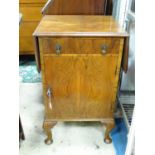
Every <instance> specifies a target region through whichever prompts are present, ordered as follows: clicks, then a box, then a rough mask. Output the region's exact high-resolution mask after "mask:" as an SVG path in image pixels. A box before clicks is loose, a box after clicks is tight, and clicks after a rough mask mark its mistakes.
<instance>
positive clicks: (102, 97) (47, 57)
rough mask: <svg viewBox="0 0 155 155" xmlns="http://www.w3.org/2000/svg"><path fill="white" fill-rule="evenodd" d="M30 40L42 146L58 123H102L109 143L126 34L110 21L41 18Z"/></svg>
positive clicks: (105, 18)
mask: <svg viewBox="0 0 155 155" xmlns="http://www.w3.org/2000/svg"><path fill="white" fill-rule="evenodd" d="M92 21H93V22H92ZM33 35H34V41H35V45H36V60H37V62H38V69H39V70H41V73H42V79H43V93H44V105H45V120H44V124H43V127H44V130H45V132H46V134H47V139H46V140H45V142H46V143H47V144H49V143H51V142H52V134H51V130H50V129H51V128H52V127H53V126H54V125H55V124H56V122H57V121H101V122H102V123H104V124H106V126H107V129H106V133H105V138H104V140H105V142H107V143H110V142H111V138H110V136H109V133H110V131H111V130H112V129H113V127H114V118H113V117H114V107H115V101H116V94H117V88H118V82H119V72H120V68H121V63H122V67H123V66H124V65H123V64H124V63H125V64H127V62H126V60H127V58H124V57H123V55H125V56H127V54H126V53H127V47H126V48H125V46H126V45H127V38H128V35H127V33H126V32H125V31H123V30H122V29H121V28H120V27H119V26H118V24H117V23H116V21H115V20H114V19H113V17H111V16H54V15H45V16H44V17H43V18H42V20H41V22H40V24H39V25H38V27H37V28H36V30H35V32H34V34H33ZM122 60H124V61H122ZM123 69H124V68H123Z"/></svg>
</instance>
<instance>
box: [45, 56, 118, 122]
mask: <svg viewBox="0 0 155 155" xmlns="http://www.w3.org/2000/svg"><path fill="white" fill-rule="evenodd" d="M43 61H44V63H43V64H44V69H43V71H42V72H43V74H44V76H43V77H44V83H43V84H44V94H45V107H46V108H45V109H46V116H47V118H49V119H77V118H78V119H80V118H81V119H82V118H85V119H87V118H88V119H90V118H106V117H107V118H109V117H112V109H111V107H112V104H113V103H112V96H113V93H114V81H115V69H116V66H117V61H118V57H117V56H105V57H103V56H101V55H100V54H96V55H92V54H89V55H87V56H85V55H83V54H80V55H76V54H70V55H63V56H60V57H58V56H56V55H51V56H48V55H44V56H43ZM49 90H50V93H49ZM47 92H48V93H47ZM47 94H50V95H47Z"/></svg>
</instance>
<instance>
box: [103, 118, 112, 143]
mask: <svg viewBox="0 0 155 155" xmlns="http://www.w3.org/2000/svg"><path fill="white" fill-rule="evenodd" d="M102 123H104V122H102ZM104 124H105V125H106V131H105V136H104V142H105V143H107V144H110V143H111V142H112V139H111V137H110V132H111V131H112V129H113V128H114V127H115V122H114V120H110V121H108V122H106V123H104Z"/></svg>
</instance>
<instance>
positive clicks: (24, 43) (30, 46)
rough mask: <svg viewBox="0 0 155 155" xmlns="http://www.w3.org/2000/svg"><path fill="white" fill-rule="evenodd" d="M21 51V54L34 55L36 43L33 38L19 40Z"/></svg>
mask: <svg viewBox="0 0 155 155" xmlns="http://www.w3.org/2000/svg"><path fill="white" fill-rule="evenodd" d="M19 51H20V54H21V53H32V54H34V42H33V37H20V39H19Z"/></svg>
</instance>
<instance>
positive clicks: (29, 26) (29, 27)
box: [19, 22, 38, 37]
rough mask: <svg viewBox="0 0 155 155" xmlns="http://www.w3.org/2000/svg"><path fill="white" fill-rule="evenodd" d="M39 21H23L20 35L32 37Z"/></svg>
mask: <svg viewBox="0 0 155 155" xmlns="http://www.w3.org/2000/svg"><path fill="white" fill-rule="evenodd" d="M37 25H38V22H22V23H21V25H20V29H19V35H20V37H32V34H33V32H34V30H35V29H36V27H37Z"/></svg>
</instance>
